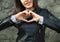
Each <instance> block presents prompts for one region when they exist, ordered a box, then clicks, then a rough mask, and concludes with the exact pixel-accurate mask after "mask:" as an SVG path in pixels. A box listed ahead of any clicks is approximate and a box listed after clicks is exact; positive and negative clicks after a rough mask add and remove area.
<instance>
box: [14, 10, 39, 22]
mask: <svg viewBox="0 0 60 42" xmlns="http://www.w3.org/2000/svg"><path fill="white" fill-rule="evenodd" d="M15 16H16V19H17V20H22V21H25V22H33V21H35V22H38V21H39V19H40V16H39V15H38V14H36V13H34V12H32V11H27V10H25V11H23V12H19V13H17V14H16V15H15Z"/></svg>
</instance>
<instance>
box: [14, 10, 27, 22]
mask: <svg viewBox="0 0 60 42" xmlns="http://www.w3.org/2000/svg"><path fill="white" fill-rule="evenodd" d="M27 14H28V11H27V10H25V11H22V12H19V13H17V14H16V15H15V17H16V20H22V21H25V22H27V20H26V19H25V18H24V16H25V15H27Z"/></svg>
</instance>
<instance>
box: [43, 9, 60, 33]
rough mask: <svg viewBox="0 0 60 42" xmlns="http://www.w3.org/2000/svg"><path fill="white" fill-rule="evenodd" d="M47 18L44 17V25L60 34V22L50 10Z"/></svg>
mask: <svg viewBox="0 0 60 42" xmlns="http://www.w3.org/2000/svg"><path fill="white" fill-rule="evenodd" d="M46 16H47V17H44V22H43V24H44V25H45V26H47V27H49V28H50V29H53V30H55V31H57V32H58V33H60V20H59V19H58V18H56V17H55V16H54V15H53V14H52V13H50V12H49V11H48V10H46Z"/></svg>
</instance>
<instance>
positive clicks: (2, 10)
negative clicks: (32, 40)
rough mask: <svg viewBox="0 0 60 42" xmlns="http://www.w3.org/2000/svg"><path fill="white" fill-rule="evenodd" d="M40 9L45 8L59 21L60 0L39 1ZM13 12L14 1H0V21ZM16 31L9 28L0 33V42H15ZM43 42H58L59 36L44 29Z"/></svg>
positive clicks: (59, 40) (59, 41) (52, 31)
mask: <svg viewBox="0 0 60 42" xmlns="http://www.w3.org/2000/svg"><path fill="white" fill-rule="evenodd" d="M38 4H39V6H40V7H41V8H47V9H48V10H49V11H50V12H51V13H53V14H54V15H55V16H56V17H57V18H59V19H60V0H39V3H38ZM13 11H14V0H0V19H3V18H5V17H7V16H8V15H10V14H12V13H13ZM17 32H18V31H17V29H16V28H15V27H9V28H7V29H5V30H2V31H0V42H15V39H16V37H17ZM45 33H46V35H45V41H46V42H60V34H58V33H57V32H55V31H54V30H51V29H49V28H46V32H45Z"/></svg>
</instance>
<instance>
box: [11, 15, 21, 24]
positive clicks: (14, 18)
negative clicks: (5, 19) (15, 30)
mask: <svg viewBox="0 0 60 42" xmlns="http://www.w3.org/2000/svg"><path fill="white" fill-rule="evenodd" d="M11 21H12V22H14V23H16V24H18V23H21V21H20V20H16V17H15V15H12V16H11Z"/></svg>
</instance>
